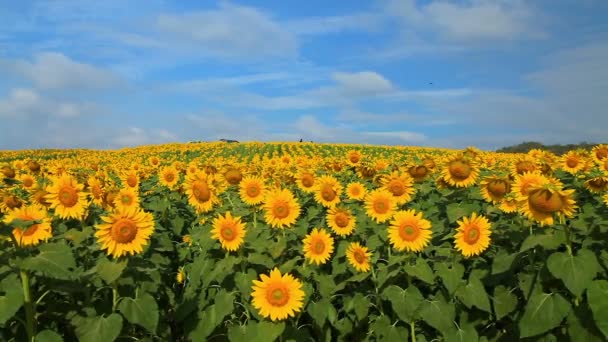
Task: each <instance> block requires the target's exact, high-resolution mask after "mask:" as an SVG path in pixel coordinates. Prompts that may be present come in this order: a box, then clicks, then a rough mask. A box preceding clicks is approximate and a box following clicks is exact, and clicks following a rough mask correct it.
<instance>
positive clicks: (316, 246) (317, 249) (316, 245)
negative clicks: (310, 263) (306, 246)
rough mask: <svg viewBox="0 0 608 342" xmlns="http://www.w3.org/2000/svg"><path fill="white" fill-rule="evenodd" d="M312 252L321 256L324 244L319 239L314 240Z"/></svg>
mask: <svg viewBox="0 0 608 342" xmlns="http://www.w3.org/2000/svg"><path fill="white" fill-rule="evenodd" d="M312 250H313V252H315V254H321V253H323V251H324V250H325V243H324V242H323V240H321V239H317V240H315V242H314V243H313V244H312Z"/></svg>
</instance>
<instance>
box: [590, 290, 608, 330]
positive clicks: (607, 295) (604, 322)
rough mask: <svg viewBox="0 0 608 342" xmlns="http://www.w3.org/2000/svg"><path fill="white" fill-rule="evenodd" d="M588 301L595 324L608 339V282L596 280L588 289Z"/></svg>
mask: <svg viewBox="0 0 608 342" xmlns="http://www.w3.org/2000/svg"><path fill="white" fill-rule="evenodd" d="M587 301H588V302H589V307H590V308H591V312H593V319H594V321H595V324H596V325H597V327H598V328H599V329H600V331H601V332H602V334H604V336H605V337H606V338H608V319H607V317H608V281H606V280H596V281H594V282H592V283H591V284H590V285H589V288H588V289H587Z"/></svg>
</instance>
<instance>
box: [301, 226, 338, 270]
mask: <svg viewBox="0 0 608 342" xmlns="http://www.w3.org/2000/svg"><path fill="white" fill-rule="evenodd" d="M303 243H304V257H305V258H306V259H308V262H309V263H311V264H312V263H315V264H317V265H321V264H324V263H326V262H327V260H329V257H331V253H333V251H334V239H333V238H332V237H331V235H329V233H327V232H326V231H325V230H323V229H319V228H315V229H313V230H312V232H310V233H309V234H308V235H306V237H305V238H304V241H303Z"/></svg>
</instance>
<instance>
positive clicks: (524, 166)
mask: <svg viewBox="0 0 608 342" xmlns="http://www.w3.org/2000/svg"><path fill="white" fill-rule="evenodd" d="M541 154H542V151H541V152H540V153H539V154H538V156H537V157H533V156H532V155H523V156H521V157H519V158H517V159H516V160H515V161H514V162H513V164H512V165H511V174H512V175H513V176H517V175H523V174H524V173H527V172H534V171H539V167H538V165H537V159H536V158H538V157H540V155H541Z"/></svg>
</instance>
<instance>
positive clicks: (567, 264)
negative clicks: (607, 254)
mask: <svg viewBox="0 0 608 342" xmlns="http://www.w3.org/2000/svg"><path fill="white" fill-rule="evenodd" d="M547 268H548V269H549V272H551V274H553V276H554V277H556V278H558V279H561V280H562V281H563V282H564V285H566V287H567V288H568V290H570V292H572V294H573V295H574V296H576V297H580V296H581V295H582V294H583V291H584V290H585V289H586V288H587V286H588V285H589V284H590V283H591V281H592V280H593V278H595V275H596V274H597V272H598V271H599V270H600V266H599V264H598V262H597V258H596V257H595V254H594V253H593V252H592V251H590V250H588V249H581V250H579V251H578V254H577V255H576V256H574V255H569V254H568V253H562V252H556V253H553V254H551V255H550V256H549V259H547Z"/></svg>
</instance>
